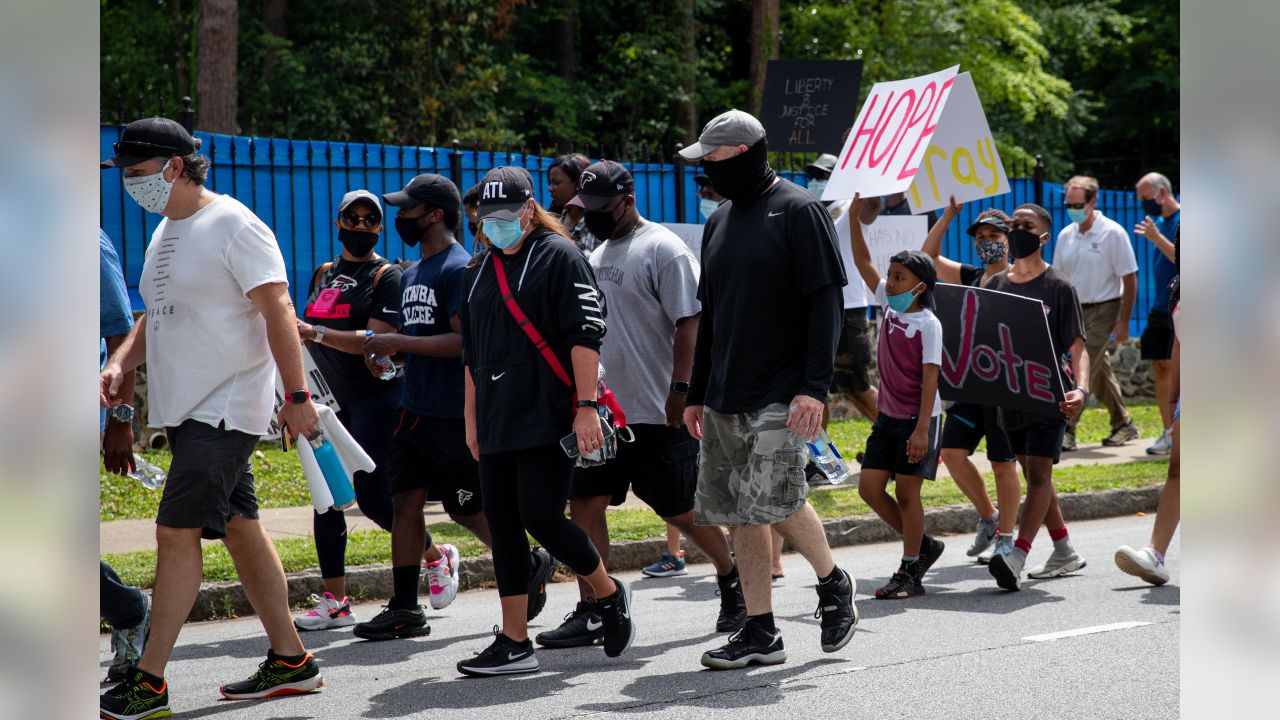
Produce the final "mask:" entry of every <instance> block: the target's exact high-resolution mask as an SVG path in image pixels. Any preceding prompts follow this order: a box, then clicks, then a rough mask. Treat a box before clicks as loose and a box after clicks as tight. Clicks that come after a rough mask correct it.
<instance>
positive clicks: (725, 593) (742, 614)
mask: <svg viewBox="0 0 1280 720" xmlns="http://www.w3.org/2000/svg"><path fill="white" fill-rule="evenodd" d="M716 584H717V585H718V586H719V589H717V590H716V594H717V595H719V596H720V615H719V616H718V617H716V632H733V631H734V630H737V629H738V628H740V627H742V624H743V623H745V622H746V621H747V601H746V599H745V598H743V596H742V581H741V580H739V579H738V570H737V568H734V570H733V572H732V573H730V574H729V575H725V576H724V577H717V578H716Z"/></svg>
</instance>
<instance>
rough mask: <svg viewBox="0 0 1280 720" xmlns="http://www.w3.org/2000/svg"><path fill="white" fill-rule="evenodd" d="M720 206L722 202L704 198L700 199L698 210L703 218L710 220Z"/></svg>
mask: <svg viewBox="0 0 1280 720" xmlns="http://www.w3.org/2000/svg"><path fill="white" fill-rule="evenodd" d="M718 207H720V203H718V202H716V201H715V200H712V199H711V198H702V199H701V200H699V201H698V212H700V213H702V219H703V220H710V219H711V213H713V212H715V211H716V208H718Z"/></svg>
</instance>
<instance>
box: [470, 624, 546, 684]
mask: <svg viewBox="0 0 1280 720" xmlns="http://www.w3.org/2000/svg"><path fill="white" fill-rule="evenodd" d="M493 636H494V637H493V643H492V644H490V645H489V647H487V648H485V649H484V652H482V653H480V654H479V655H477V656H475V657H473V658H471V659H470V660H463V661H462V662H460V663H458V672H460V673H462V674H463V675H470V676H471V677H492V676H494V675H519V674H520V673H532V672H538V658H537V656H535V655H534V654H533V643H532V642H530V641H529V640H528V639H525V641H524V642H516V641H515V640H512V639H511V638H509V637H507V636H506V635H503V634H502V631H501V630H499V629H498V626H497V625H494V626H493Z"/></svg>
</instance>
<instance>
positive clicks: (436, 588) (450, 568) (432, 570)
mask: <svg viewBox="0 0 1280 720" xmlns="http://www.w3.org/2000/svg"><path fill="white" fill-rule="evenodd" d="M439 547H440V553H441V554H442V555H443V556H444V557H442V558H440V559H439V560H437V561H435V562H433V563H430V562H423V563H422V569H423V570H425V571H426V573H425V575H426V577H427V585H428V586H429V587H430V589H431V608H432V609H433V610H443V609H445V608H447V607H449V603H451V602H453V599H454V598H455V597H457V596H458V562H459V561H460V560H461V559H462V556H461V555H460V554H459V553H458V548H456V547H454V546H452V545H447V544H446V545H441V546H439Z"/></svg>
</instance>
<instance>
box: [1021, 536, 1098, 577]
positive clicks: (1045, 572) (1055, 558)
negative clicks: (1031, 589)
mask: <svg viewBox="0 0 1280 720" xmlns="http://www.w3.org/2000/svg"><path fill="white" fill-rule="evenodd" d="M1085 565H1088V563H1086V562H1085V561H1084V560H1083V559H1081V557H1080V556H1079V555H1078V554H1076V550H1075V548H1073V547H1071V540H1070V538H1063V540H1062V541H1061V542H1056V543H1054V544H1053V552H1052V553H1051V554H1050V555H1049V559H1048V560H1045V562H1044V564H1043V565H1041V566H1040V567H1037V568H1034V569H1032V570H1031V571H1030V572H1028V573H1027V577H1032V578H1036V579H1037V580H1044V579H1046V578H1056V577H1061V576H1062V575H1066V574H1068V573H1073V572H1075V571H1077V570H1079V569H1080V568H1082V567H1084V566H1085Z"/></svg>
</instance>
